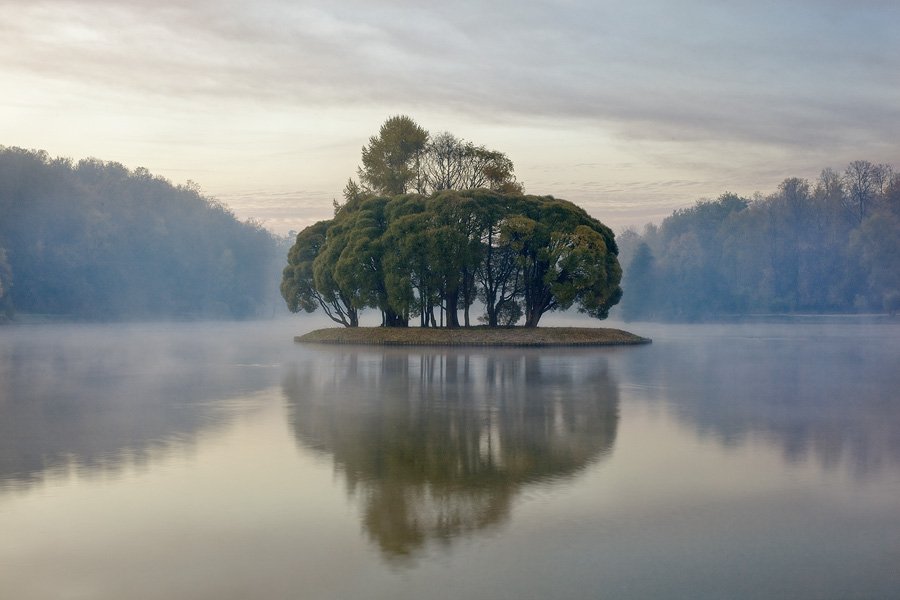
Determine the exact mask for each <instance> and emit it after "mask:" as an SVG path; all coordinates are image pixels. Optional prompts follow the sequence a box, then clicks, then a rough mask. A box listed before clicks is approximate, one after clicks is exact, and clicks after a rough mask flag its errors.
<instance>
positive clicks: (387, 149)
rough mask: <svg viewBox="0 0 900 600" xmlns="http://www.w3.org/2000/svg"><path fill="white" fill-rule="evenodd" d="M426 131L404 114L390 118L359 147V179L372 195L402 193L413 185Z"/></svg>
mask: <svg viewBox="0 0 900 600" xmlns="http://www.w3.org/2000/svg"><path fill="white" fill-rule="evenodd" d="M427 140H428V132H427V131H425V130H424V129H422V128H421V127H419V125H418V124H417V123H416V122H415V121H413V120H412V119H411V118H409V117H407V116H402V115H398V116H395V117H391V118H389V119H388V120H387V121H385V122H384V124H383V125H382V126H381V130H380V131H379V132H378V135H377V136H372V137H371V138H369V144H368V145H367V146H364V147H363V149H362V163H363V164H362V167H361V168H360V170H359V178H360V180H361V181H362V183H363V185H365V186H366V187H367V189H368V190H370V191H371V192H372V193H375V194H387V195H395V194H403V193H405V192H406V191H408V190H409V189H411V188H412V187H415V184H416V175H417V172H418V166H419V161H420V159H421V155H422V152H423V150H424V149H425V143H426V141H427Z"/></svg>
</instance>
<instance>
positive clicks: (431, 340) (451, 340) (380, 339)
mask: <svg viewBox="0 0 900 600" xmlns="http://www.w3.org/2000/svg"><path fill="white" fill-rule="evenodd" d="M294 341H296V342H302V343H311V344H364V345H377V346H519V347H521V346H538V347H539V346H623V345H624V346H627V345H635V344H649V343H650V339H649V338H645V337H641V336H638V335H635V334H633V333H629V332H627V331H622V330H621V329H608V328H601V327H536V328H525V327H498V328H491V327H461V328H459V329H439V328H421V327H344V328H339V327H330V328H327V329H317V330H315V331H310V332H309V333H307V334H304V335H300V336H297V337H295V338H294Z"/></svg>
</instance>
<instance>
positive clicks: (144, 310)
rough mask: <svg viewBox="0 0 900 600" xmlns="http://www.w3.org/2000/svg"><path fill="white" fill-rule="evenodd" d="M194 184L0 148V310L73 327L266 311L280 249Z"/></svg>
mask: <svg viewBox="0 0 900 600" xmlns="http://www.w3.org/2000/svg"><path fill="white" fill-rule="evenodd" d="M278 242H279V241H278V240H277V239H276V238H274V237H273V236H272V234H270V233H269V232H268V231H266V230H265V229H263V228H262V227H261V226H260V225H258V224H255V223H249V222H240V221H238V220H237V219H236V218H235V216H234V214H232V213H231V212H230V211H229V210H228V209H227V208H226V207H225V206H223V205H222V204H220V203H218V202H217V201H215V200H213V199H211V198H208V197H206V196H204V195H203V194H201V193H200V191H199V190H198V189H197V188H196V186H193V185H184V186H174V185H172V184H171V183H170V182H168V181H166V180H165V179H162V178H160V177H156V176H153V175H151V174H150V173H149V172H148V171H147V170H146V169H142V168H139V169H135V170H133V171H131V170H128V169H126V168H125V167H123V166H122V165H121V164H118V163H114V162H102V161H99V160H96V159H86V160H80V161H78V162H73V161H71V160H69V159H65V158H50V157H49V156H48V155H47V153H45V152H42V151H32V150H23V149H21V148H6V147H0V305H2V313H4V314H5V315H6V317H7V318H9V317H10V316H11V315H12V314H13V312H14V311H15V312H22V313H37V314H47V315H55V316H62V317H67V318H78V319H103V320H107V319H143V318H197V317H217V318H221V317H227V318H232V317H239V318H241V317H250V316H255V315H258V314H260V313H262V312H271V310H273V307H274V304H273V293H272V292H273V291H274V292H275V294H274V296H275V299H277V282H278V275H279V271H280V264H279V263H280V262H281V261H282V260H283V258H282V257H283V251H284V250H283V249H282V248H279V243H278Z"/></svg>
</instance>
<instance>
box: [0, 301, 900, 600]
mask: <svg viewBox="0 0 900 600" xmlns="http://www.w3.org/2000/svg"><path fill="white" fill-rule="evenodd" d="M554 319H556V320H560V319H561V321H560V322H562V321H565V320H566V317H564V316H559V317H556V316H554V318H551V319H549V320H548V324H553V323H554ZM320 325H321V323H320V322H319V321H313V320H311V319H308V318H298V319H291V320H284V321H269V322H261V323H205V324H204V323H191V324H169V325H156V324H154V325H142V324H134V325H125V326H122V325H72V326H55V325H52V326H50V325H48V326H15V327H9V328H5V329H3V330H2V331H0V531H2V532H3V536H2V537H0V564H2V565H3V569H2V570H0V597H3V598H62V597H91V598H101V599H102V598H121V597H128V596H130V597H142V598H151V599H153V598H167V599H171V598H191V599H193V598H241V597H257V598H284V597H292V596H296V595H297V594H300V595H302V597H304V598H334V597H340V598H373V597H392V598H422V597H430V598H454V597H483V596H491V597H504V596H509V597H553V598H584V597H595V596H597V594H598V590H602V591H603V592H604V593H607V594H608V595H610V596H611V597H629V598H671V597H687V596H690V597H698V598H722V597H729V598H774V597H791V598H848V597H864V598H887V597H892V596H893V595H896V593H897V591H898V590H900V576H898V575H897V573H896V572H895V571H896V569H895V566H896V564H898V560H900V543H898V542H897V540H900V504H898V502H897V497H898V496H897V493H898V490H900V406H898V401H897V391H896V390H898V389H900V374H898V373H897V368H896V365H898V364H900V335H898V334H900V323H895V322H892V321H888V320H881V321H878V322H874V323H865V322H861V321H860V320H857V319H834V320H831V321H828V320H823V319H817V320H802V319H800V320H793V321H790V322H781V323H744V324H731V325H691V326H687V325H683V326H682V325H679V326H672V325H658V324H640V323H631V324H629V325H628V326H627V329H629V330H631V331H634V332H635V333H638V334H641V335H646V336H649V337H652V338H653V340H654V342H653V344H651V345H649V346H642V347H629V348H624V347H622V348H603V349H570V350H566V349H562V350H553V351H548V350H546V349H543V350H542V349H538V350H519V349H505V350H497V351H492V350H490V349H484V348H479V349H441V348H413V349H398V348H393V349H391V348H372V347H368V348H366V347H327V346H303V345H297V344H294V343H293V341H292V339H293V336H294V335H296V334H299V333H302V332H303V331H305V330H308V329H311V328H313V327H317V326H320ZM612 325H614V326H615V325H616V324H612ZM763 574H764V575H763Z"/></svg>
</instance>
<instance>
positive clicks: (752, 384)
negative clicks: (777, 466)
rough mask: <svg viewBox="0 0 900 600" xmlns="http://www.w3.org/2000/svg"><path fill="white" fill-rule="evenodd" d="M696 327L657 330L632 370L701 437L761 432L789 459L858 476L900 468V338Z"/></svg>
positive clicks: (858, 332) (845, 331) (844, 330)
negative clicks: (687, 332) (673, 336)
mask: <svg viewBox="0 0 900 600" xmlns="http://www.w3.org/2000/svg"><path fill="white" fill-rule="evenodd" d="M783 328H787V329H783ZM676 331H677V330H676ZM682 331H684V330H682ZM692 331H693V332H695V336H689V337H682V338H681V339H680V340H678V341H671V342H666V333H665V332H663V333H660V334H656V335H655V336H654V338H655V339H656V343H655V344H654V346H653V351H652V352H648V353H646V354H644V355H641V356H643V358H644V360H641V361H638V360H635V361H632V362H631V363H629V370H631V371H632V372H631V373H630V376H631V378H632V379H634V380H635V381H640V382H642V383H644V384H648V385H651V386H654V387H657V388H658V389H661V390H664V392H663V394H664V396H665V397H666V398H667V399H668V400H669V401H671V402H672V403H674V404H675V405H677V407H678V410H677V414H678V415H679V417H681V418H683V419H684V420H686V421H687V422H689V423H690V424H691V427H692V428H694V429H696V430H697V431H698V432H699V433H700V434H701V435H708V436H715V437H717V438H719V439H720V440H722V442H723V443H725V444H727V445H735V444H739V443H742V442H743V441H744V440H746V439H747V438H748V437H750V436H754V435H756V436H762V437H764V438H765V439H767V440H771V441H773V442H774V443H776V444H777V445H778V446H779V447H780V449H781V451H782V453H783V455H784V457H785V460H786V461H788V462H791V463H795V462H803V461H808V460H814V461H816V462H817V463H818V464H819V465H821V466H823V467H825V468H828V469H835V468H844V469H847V470H848V471H849V472H851V473H852V474H853V475H854V476H856V477H865V476H866V475H868V474H870V473H875V472H878V471H880V470H881V469H884V468H886V467H891V468H894V469H897V468H900V429H898V427H897V424H898V423H900V403H898V402H897V401H896V400H897V390H900V370H898V368H897V366H898V364H900V362H898V361H900V342H898V339H897V338H896V336H894V335H891V334H890V333H888V332H884V331H882V332H880V333H879V332H878V331H877V330H873V329H869V330H866V329H865V326H864V325H852V326H851V325H844V326H842V327H841V326H839V327H832V328H829V327H827V326H825V325H822V326H817V327H811V326H806V327H804V326H800V325H796V324H795V325H789V324H786V325H781V326H773V325H759V326H732V327H731V328H729V329H722V330H715V331H714V333H712V334H710V331H711V329H710V328H709V327H707V328H704V327H702V326H696V327H695V328H694V329H693V330H692ZM722 333H725V334H726V335H724V336H723V335H721V334H722ZM728 334H730V335H728ZM635 358H638V355H635Z"/></svg>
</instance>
